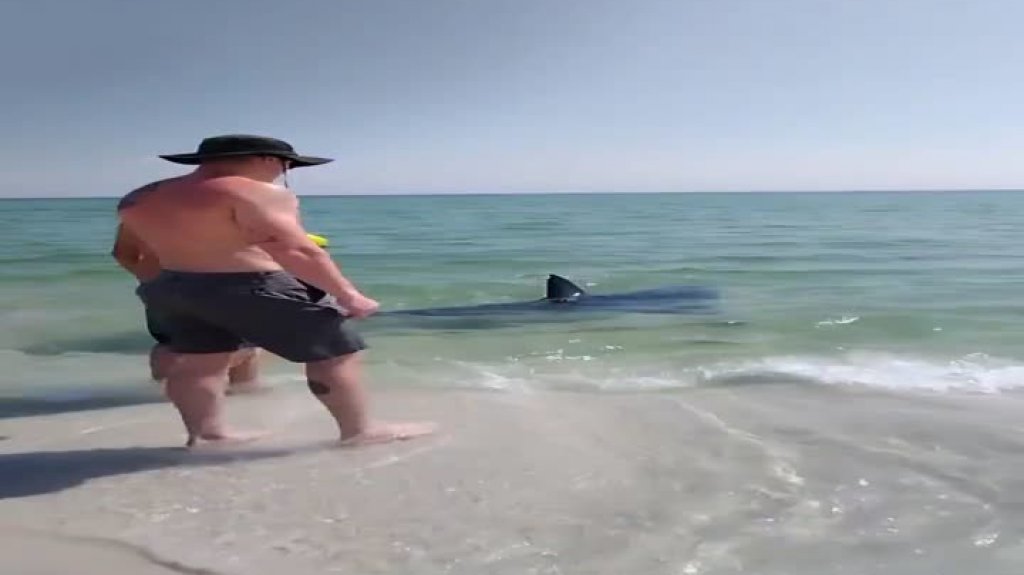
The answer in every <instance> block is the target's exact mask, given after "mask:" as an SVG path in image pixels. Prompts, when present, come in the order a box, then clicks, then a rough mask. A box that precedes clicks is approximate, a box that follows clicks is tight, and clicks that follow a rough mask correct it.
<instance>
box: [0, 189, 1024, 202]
mask: <svg viewBox="0 0 1024 575" xmlns="http://www.w3.org/2000/svg"><path fill="white" fill-rule="evenodd" d="M292 191H293V192H295V190H292ZM965 192H974V193H977V192H1024V188H1009V187H1007V188H876V189H838V188H836V189H819V190H775V189H761V190H675V191H668V190H635V191H628V192H627V191H614V190H565V191H558V192H550V191H515V192H503V191H472V192H469V191H458V192H452V191H432V192H352V193H329V194H316V193H300V192H295V194H296V195H297V196H299V197H305V198H311V197H312V198H344V197H380V198H386V197H400V198H407V197H436V196H566V195H578V196H586V195H595V196H596V195H633V194H636V195H670V194H705V195H707V194H894V193H895V194H920V193H965ZM120 197H123V194H122V195H96V196H51V195H47V196H5V195H0V200H102V199H116V198H120Z"/></svg>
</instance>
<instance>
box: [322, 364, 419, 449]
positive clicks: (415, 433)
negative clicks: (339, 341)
mask: <svg viewBox="0 0 1024 575" xmlns="http://www.w3.org/2000/svg"><path fill="white" fill-rule="evenodd" d="M361 360H362V352H361V351H357V352H354V353H349V354H345V355H341V356H338V357H335V358H332V359H327V360H322V361H316V362H311V363H307V364H306V378H307V381H308V383H309V390H310V391H311V392H312V393H313V395H315V396H316V398H317V399H319V400H320V403H322V404H324V407H326V408H327V411H329V412H330V413H331V415H332V416H333V417H334V420H335V421H336V422H337V423H338V429H339V431H340V432H341V440H342V442H343V443H346V444H365V443H384V442H388V441H396V440H403V439H412V438H414V437H420V436H423V435H428V434H430V433H433V432H434V430H435V429H436V425H435V424H434V423H433V422H407V423H377V422H371V421H369V418H368V416H367V412H368V409H367V401H366V393H365V391H364V389H363V386H362V382H361V381H360V378H361V373H360V372H361V369H360V368H361V365H360V364H361Z"/></svg>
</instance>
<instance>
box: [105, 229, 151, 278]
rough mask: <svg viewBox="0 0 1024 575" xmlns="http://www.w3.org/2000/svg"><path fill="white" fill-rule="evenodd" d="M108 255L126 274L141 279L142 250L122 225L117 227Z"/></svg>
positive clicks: (137, 240) (143, 255) (136, 240)
mask: <svg viewBox="0 0 1024 575" xmlns="http://www.w3.org/2000/svg"><path fill="white" fill-rule="evenodd" d="M110 255H111V256H113V257H114V259H115V260H117V263H118V264H120V266H121V267H123V268H124V269H125V270H127V271H128V273H130V274H132V275H133V276H135V277H136V278H139V279H141V269H140V268H141V266H142V259H143V258H144V257H145V252H144V251H143V250H142V245H141V243H140V242H139V239H138V238H136V237H135V235H134V234H132V233H131V232H130V231H128V229H127V228H125V227H124V224H118V225H117V235H116V237H115V238H114V247H113V249H111V250H110Z"/></svg>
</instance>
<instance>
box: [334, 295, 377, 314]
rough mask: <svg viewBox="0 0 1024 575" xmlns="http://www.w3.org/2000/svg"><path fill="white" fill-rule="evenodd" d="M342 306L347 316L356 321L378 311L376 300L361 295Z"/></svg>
mask: <svg viewBox="0 0 1024 575" xmlns="http://www.w3.org/2000/svg"><path fill="white" fill-rule="evenodd" d="M342 305H343V306H344V307H345V309H346V310H347V311H348V314H349V315H350V316H351V317H353V318H356V319H361V318H364V317H368V316H370V315H373V314H375V313H377V310H378V309H380V304H379V303H377V300H374V299H370V298H368V297H366V296H364V295H363V294H359V295H356V296H355V297H353V298H352V299H350V300H349V301H346V302H345V303H343V304H342Z"/></svg>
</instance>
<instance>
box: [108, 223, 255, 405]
mask: <svg viewBox="0 0 1024 575" xmlns="http://www.w3.org/2000/svg"><path fill="white" fill-rule="evenodd" d="M111 255H112V256H113V257H114V259H115V260H116V261H117V263H118V264H120V265H121V267H123V268H124V269H125V270H127V271H128V273H130V274H132V275H133V276H135V279H137V280H138V281H139V283H140V284H142V283H145V282H147V281H150V280H152V279H154V278H156V276H157V275H159V274H160V262H159V261H158V260H157V258H156V254H154V253H153V252H152V251H150V249H149V248H147V247H146V244H144V243H142V241H141V240H139V238H138V237H136V236H135V235H134V234H132V233H131V232H129V231H128V230H127V229H125V227H124V225H118V226H117V234H116V237H115V238H114V248H113V249H112V250H111ZM145 311H146V329H147V330H148V331H149V335H150V336H152V338H153V339H154V340H155V343H154V344H153V347H152V348H150V350H149V371H150V377H152V378H153V380H154V381H159V382H163V381H164V380H165V379H166V374H167V372H168V369H169V368H170V365H171V363H172V362H173V361H174V354H173V353H172V352H171V351H170V349H169V348H168V347H167V342H168V338H167V334H166V333H164V331H163V328H161V326H160V319H159V317H158V316H157V314H156V313H155V312H154V311H153V310H152V309H150V308H149V307H148V306H146V307H145ZM258 378H259V359H258V350H256V349H252V348H249V349H248V350H247V352H239V354H238V357H236V358H235V362H234V363H233V364H232V366H231V368H230V369H229V370H228V385H229V387H228V391H229V392H233V391H252V390H255V389H258V388H259V387H260V385H259V380H258Z"/></svg>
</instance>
